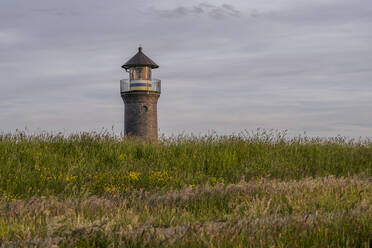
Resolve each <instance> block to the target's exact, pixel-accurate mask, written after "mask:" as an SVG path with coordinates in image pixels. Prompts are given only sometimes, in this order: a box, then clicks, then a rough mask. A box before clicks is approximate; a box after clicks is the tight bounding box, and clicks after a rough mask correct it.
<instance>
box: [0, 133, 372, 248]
mask: <svg viewBox="0 0 372 248" xmlns="http://www.w3.org/2000/svg"><path fill="white" fill-rule="evenodd" d="M371 175H372V140H370V139H363V140H362V139H361V140H352V139H347V138H344V137H341V136H339V137H334V138H327V139H324V138H309V137H306V136H298V137H287V136H286V134H285V132H278V131H273V130H271V131H270V130H269V131H267V130H257V131H255V132H242V133H239V134H237V135H229V136H219V135H216V134H210V135H206V136H197V137H196V136H185V135H180V136H177V137H161V138H160V140H159V141H157V142H145V141H140V140H136V139H127V138H123V137H119V136H115V135H113V134H110V133H106V132H103V133H81V134H73V135H63V134H48V133H43V134H38V135H27V134H26V133H24V132H17V133H15V134H1V135H0V246H1V247H370V245H371V237H372V176H371Z"/></svg>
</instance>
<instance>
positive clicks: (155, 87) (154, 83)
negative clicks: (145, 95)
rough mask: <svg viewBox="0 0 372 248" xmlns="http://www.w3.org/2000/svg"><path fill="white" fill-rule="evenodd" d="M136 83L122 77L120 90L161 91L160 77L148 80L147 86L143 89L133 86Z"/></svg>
mask: <svg viewBox="0 0 372 248" xmlns="http://www.w3.org/2000/svg"><path fill="white" fill-rule="evenodd" d="M133 86H134V84H133V83H132V85H131V81H130V80H129V79H122V80H120V92H130V91H154V92H158V93H160V92H161V80H160V79H152V80H146V86H145V87H143V89H140V90H139V89H138V88H137V87H133Z"/></svg>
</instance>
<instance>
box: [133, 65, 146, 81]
mask: <svg viewBox="0 0 372 248" xmlns="http://www.w3.org/2000/svg"><path fill="white" fill-rule="evenodd" d="M129 75H130V80H151V68H150V67H148V66H144V67H133V68H130V70H129Z"/></svg>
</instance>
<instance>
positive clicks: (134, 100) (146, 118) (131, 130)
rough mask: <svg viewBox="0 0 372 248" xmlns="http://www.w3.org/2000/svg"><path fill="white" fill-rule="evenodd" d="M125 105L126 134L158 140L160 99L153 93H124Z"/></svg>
mask: <svg viewBox="0 0 372 248" xmlns="http://www.w3.org/2000/svg"><path fill="white" fill-rule="evenodd" d="M121 97H122V98H123V101H124V104H125V110H124V134H125V136H134V137H138V138H141V139H146V140H156V139H158V111H157V108H158V107H157V105H158V99H159V97H160V93H158V92H153V91H130V92H122V93H121Z"/></svg>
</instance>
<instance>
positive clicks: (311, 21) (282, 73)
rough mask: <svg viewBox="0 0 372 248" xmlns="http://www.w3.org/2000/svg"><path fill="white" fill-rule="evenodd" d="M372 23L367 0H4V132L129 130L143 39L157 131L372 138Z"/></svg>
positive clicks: (0, 40) (0, 91)
mask: <svg viewBox="0 0 372 248" xmlns="http://www.w3.org/2000/svg"><path fill="white" fill-rule="evenodd" d="M371 27H372V1H371V0H277V1H272V0H235V1H226V0H225V1H219V0H211V1H194V0H188V1H184V0H182V1H178V0H136V1H126V0H124V1H123V0H107V1H102V0H79V1H76V0H63V1H61V0H32V1H30V0H1V1H0V76H1V78H0V132H9V131H14V130H16V129H17V128H18V129H25V127H27V129H28V130H29V131H41V130H46V131H53V132H58V131H63V132H67V133H69V132H76V131H91V130H101V129H102V128H105V129H111V128H112V126H113V127H114V130H115V132H117V133H118V132H120V131H122V130H123V115H124V114H123V112H124V104H123V102H122V99H121V97H120V93H119V80H120V79H122V78H127V76H128V75H127V73H126V72H125V71H124V70H123V69H121V65H122V64H123V63H124V62H126V61H127V60H128V59H129V58H130V57H132V56H133V55H134V54H135V53H136V52H137V47H138V45H139V44H142V46H143V51H144V53H145V54H146V55H148V56H149V57H150V58H152V59H153V60H154V61H155V62H156V63H157V64H159V65H160V68H159V69H156V70H154V71H153V77H154V78H159V79H161V80H162V95H161V97H160V99H159V104H158V113H159V116H158V119H159V128H160V132H161V133H165V134H167V135H170V134H178V133H181V132H185V133H191V132H193V133H197V134H199V133H201V134H203V133H207V132H208V131H209V130H215V131H217V132H218V133H227V134H229V133H233V132H234V133H237V132H239V131H242V130H244V129H247V130H252V129H256V128H266V129H270V128H274V129H279V130H284V129H288V130H289V133H290V134H294V135H296V134H301V133H304V132H306V133H307V134H308V135H310V136H334V135H338V134H341V135H346V136H349V137H358V136H363V137H365V136H369V137H370V136H372V82H371V79H372V28H371Z"/></svg>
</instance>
